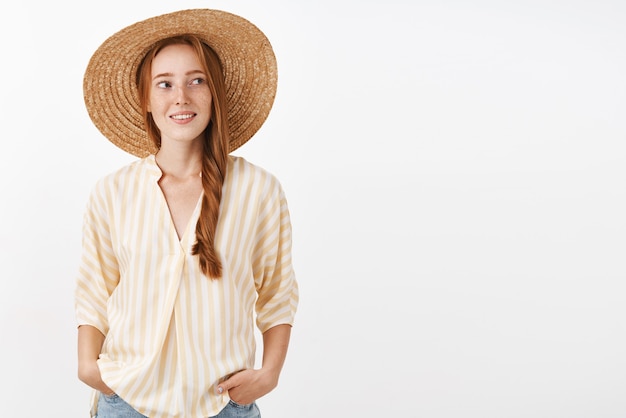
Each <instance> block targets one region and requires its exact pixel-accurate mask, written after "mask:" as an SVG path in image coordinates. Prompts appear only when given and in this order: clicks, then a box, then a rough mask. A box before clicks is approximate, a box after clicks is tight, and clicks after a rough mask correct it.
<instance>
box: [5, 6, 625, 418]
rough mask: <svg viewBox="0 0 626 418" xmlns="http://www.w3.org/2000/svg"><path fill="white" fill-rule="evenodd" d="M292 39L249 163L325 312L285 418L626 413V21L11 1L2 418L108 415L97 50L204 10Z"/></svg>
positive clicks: (303, 351) (542, 9) (294, 375)
mask: <svg viewBox="0 0 626 418" xmlns="http://www.w3.org/2000/svg"><path fill="white" fill-rule="evenodd" d="M196 7H208V8H218V9H224V10H228V11H231V12H234V13H237V14H240V15H242V16H244V17H246V18H248V19H250V20H251V21H253V22H254V23H256V24H257V25H258V26H259V27H260V28H261V29H262V30H263V31H265V33H266V34H267V35H268V37H269V38H270V40H271V41H272V43H273V45H274V48H275V52H276V54H277V57H278V62H279V91H278V96H277V98H276V103H275V106H274V109H273V110H272V113H271V115H270V117H269V119H268V121H267V123H266V125H264V127H263V128H262V129H261V130H260V131H259V133H258V135H257V136H256V137H255V138H254V139H253V140H252V141H251V142H250V143H248V144H246V145H245V146H244V147H243V148H241V149H240V150H238V151H237V154H239V155H243V156H245V157H246V158H248V159H249V160H251V161H252V162H255V163H257V164H259V165H261V166H263V167H265V168H267V169H268V170H270V171H271V172H273V173H275V174H276V175H277V176H278V177H279V178H280V180H281V181H282V183H283V186H284V188H285V190H286V192H287V197H288V199H289V203H290V209H291V214H292V221H293V229H294V262H295V268H296V272H297V275H298V279H299V282H300V289H301V304H300V310H299V312H298V317H297V323H296V326H295V328H294V331H293V339H292V343H291V347H290V353H289V356H288V359H287V363H286V365H285V369H284V372H283V375H282V378H281V382H280V385H279V388H278V389H277V390H276V391H274V392H272V393H271V394H269V395H268V396H266V397H265V398H262V399H261V400H260V401H259V405H260V407H261V409H262V411H263V413H264V417H266V418H290V417H299V418H307V417H375V416H377V417H378V416H382V417H424V418H458V417H464V418H465V417H471V418H473V417H476V418H502V417H505V418H517V417H519V418H522V417H523V418H528V417H533V418H543V417H545V418H561V417H563V418H589V417H593V418H618V417H619V418H623V417H626V396H625V394H626V356H625V352H626V321H625V320H626V263H625V261H626V260H625V257H624V255H625V254H626V182H625V180H626V123H625V121H626V117H625V116H626V3H625V2H623V1H621V0H594V1H582V0H580V1H577V0H574V1H572V0H569V1H565V0H554V1H553V0H524V1H521V0H519V1H517V0H511V1H496V0H475V1H461V0H456V1H454V0H441V1H426V0H416V1H408V0H407V1H400V0H389V1H382V0H379V1H366V0H361V1H357V0H334V1H331V0H322V1H320V0H318V1H315V2H313V1H309V2H296V1H288V0H266V1H258V0H256V1H255V0H242V1H236V2H235V1H226V0H222V1H192V0H188V1H179V2H171V1H161V0H158V1H155V0H151V1H147V0H146V1H121V0H108V1H106V2H74V1H71V2H70V1H68V0H60V1H57V2H51V1H43V0H35V1H24V2H11V3H10V5H9V6H7V7H5V8H4V9H3V12H2V13H1V14H0V31H1V34H2V50H1V51H0V55H1V56H2V64H1V65H0V80H2V88H1V89H0V92H1V93H0V94H1V97H2V100H1V101H0V103H1V112H0V122H1V125H0V126H2V130H3V131H2V135H1V138H2V139H0V141H1V142H0V190H1V195H0V196H1V198H0V199H1V200H0V231H1V232H0V233H1V235H0V245H1V251H0V266H1V269H0V272H1V273H0V274H1V282H0V284H1V291H0V338H1V340H0V342H1V344H0V376H1V377H0V401H1V402H0V405H2V406H1V409H2V411H1V412H0V416H2V417H38V416H54V417H57V416H58V417H72V418H74V417H75V418H81V417H87V416H88V412H87V411H88V406H87V404H88V396H89V391H88V389H87V388H86V387H85V386H84V385H83V384H82V383H80V382H79V381H78V379H77V377H76V342H75V341H76V330H75V325H74V312H73V294H72V292H73V284H74V277H75V272H76V269H77V265H78V257H79V249H80V239H81V237H80V234H81V222H82V213H83V207H84V204H85V201H86V198H87V194H88V192H89V190H90V188H91V186H92V185H93V184H94V183H95V181H96V180H97V179H98V178H100V177H101V176H103V175H105V174H106V173H108V172H110V171H113V170H114V169H116V168H118V167H120V166H122V165H124V164H126V163H127V162H130V161H131V160H132V159H133V157H131V156H130V155H127V154H124V153H123V152H122V151H120V150H118V149H117V148H115V147H114V146H113V145H111V144H110V143H109V142H108V141H107V140H106V139H104V137H102V136H101V134H100V133H99V132H98V131H97V130H96V129H95V127H93V125H92V124H91V121H90V120H89V117H88V115H87V113H86V111H85V109H84V105H83V99H82V75H83V71H84V69H85V67H86V65H87V61H88V59H89V57H90V56H91V53H92V52H93V51H94V50H95V49H96V48H97V47H98V46H99V45H100V43H101V42H102V41H104V39H105V38H106V37H108V36H109V35H111V34H112V33H113V32H115V31H117V30H119V29H121V28H122V27H124V26H126V25H128V24H131V23H133V22H135V21H137V20H141V19H144V18H147V17H151V16H153V15H157V14H161V13H166V12H170V11H174V10H177V9H183V8H196Z"/></svg>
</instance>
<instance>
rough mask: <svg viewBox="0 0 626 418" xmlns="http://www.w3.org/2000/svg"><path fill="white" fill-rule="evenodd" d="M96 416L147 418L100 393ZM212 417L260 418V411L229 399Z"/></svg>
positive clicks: (111, 397)
mask: <svg viewBox="0 0 626 418" xmlns="http://www.w3.org/2000/svg"><path fill="white" fill-rule="evenodd" d="M96 418H148V417H146V416H145V415H141V414H140V413H139V412H137V411H135V410H134V409H133V407H132V406H130V405H129V404H127V403H126V402H125V401H124V400H123V399H122V398H120V397H119V396H117V395H111V396H107V395H103V394H102V393H101V394H100V396H99V398H98V413H97V414H96ZM214 418H261V412H260V411H259V408H258V407H257V406H256V403H251V404H249V405H239V404H237V403H235V402H233V401H229V402H228V405H226V407H225V408H224V409H222V410H221V411H220V413H219V414H217V415H215V417H214Z"/></svg>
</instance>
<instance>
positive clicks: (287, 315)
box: [253, 179, 299, 332]
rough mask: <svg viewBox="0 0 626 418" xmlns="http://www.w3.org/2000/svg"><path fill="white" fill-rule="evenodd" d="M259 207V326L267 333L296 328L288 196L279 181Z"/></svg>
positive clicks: (255, 257) (255, 258)
mask: <svg viewBox="0 0 626 418" xmlns="http://www.w3.org/2000/svg"><path fill="white" fill-rule="evenodd" d="M272 180H273V181H272V182H271V186H270V187H269V190H267V193H265V194H264V197H263V199H262V201H261V204H260V205H259V208H260V209H259V210H260V213H259V218H258V223H257V229H256V239H255V248H254V253H253V270H254V277H255V285H256V290H257V293H258V298H257V301H256V313H257V318H256V321H257V326H258V328H259V330H260V331H261V332H265V331H267V330H268V329H270V328H272V327H273V326H276V325H280V324H289V325H293V322H294V318H295V314H296V310H297V307H298V300H299V294H298V284H297V281H296V277H295V273H294V270H293V265H292V257H291V234H292V231H291V219H290V216H289V209H288V206H287V199H286V198H285V193H284V191H283V189H282V187H281V186H280V184H279V183H278V181H277V180H276V179H272Z"/></svg>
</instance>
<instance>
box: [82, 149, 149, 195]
mask: <svg viewBox="0 0 626 418" xmlns="http://www.w3.org/2000/svg"><path fill="white" fill-rule="evenodd" d="M160 176H161V173H160V170H159V168H158V166H157V165H156V162H155V161H154V156H153V155H150V156H148V157H145V158H141V159H139V160H135V161H132V162H131V163H128V164H126V165H124V166H122V167H120V168H118V169H116V170H115V171H112V172H110V173H108V174H106V175H104V176H103V177H101V178H100V179H99V180H98V181H97V182H96V184H95V186H94V193H100V194H102V193H107V192H109V193H110V192H115V191H116V190H119V189H121V188H127V187H128V186H129V183H135V182H137V181H141V180H142V179H145V178H148V177H156V179H157V180H158V178H159V177H160Z"/></svg>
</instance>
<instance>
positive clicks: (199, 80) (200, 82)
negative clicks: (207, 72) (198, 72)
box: [191, 77, 206, 86]
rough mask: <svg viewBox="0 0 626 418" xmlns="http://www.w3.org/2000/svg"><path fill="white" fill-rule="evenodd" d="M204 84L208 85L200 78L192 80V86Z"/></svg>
mask: <svg viewBox="0 0 626 418" xmlns="http://www.w3.org/2000/svg"><path fill="white" fill-rule="evenodd" d="M204 83H206V80H205V79H204V78H200V77H198V78H194V79H193V80H191V84H193V85H195V86H197V85H200V84H204Z"/></svg>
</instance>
